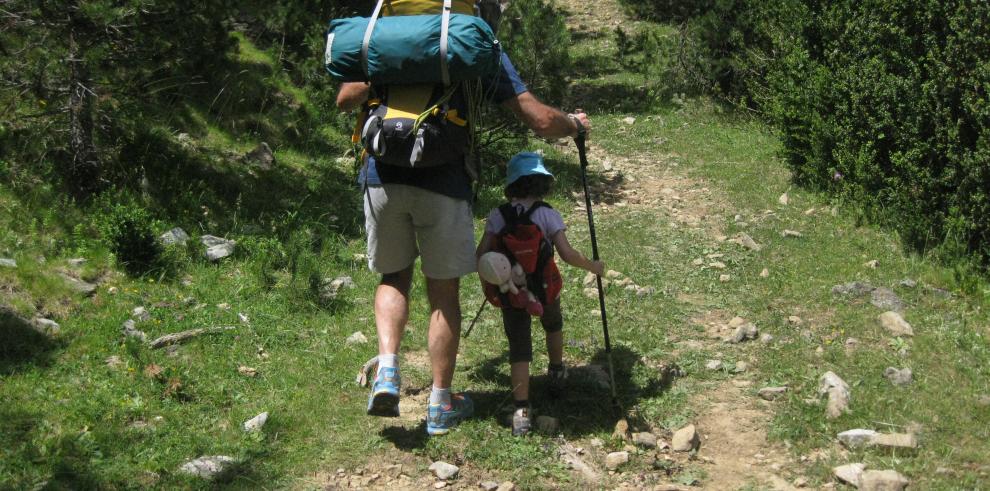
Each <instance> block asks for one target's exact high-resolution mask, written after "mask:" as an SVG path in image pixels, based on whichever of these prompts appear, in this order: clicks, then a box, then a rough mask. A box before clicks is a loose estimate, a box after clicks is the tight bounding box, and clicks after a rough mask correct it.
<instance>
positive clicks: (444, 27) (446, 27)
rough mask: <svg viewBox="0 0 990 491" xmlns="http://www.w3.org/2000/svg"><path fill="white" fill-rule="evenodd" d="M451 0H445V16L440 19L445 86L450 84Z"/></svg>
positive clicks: (441, 63) (442, 74)
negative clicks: (448, 48) (448, 60)
mask: <svg viewBox="0 0 990 491" xmlns="http://www.w3.org/2000/svg"><path fill="white" fill-rule="evenodd" d="M450 8H451V7H450V0H443V16H442V17H441V19H440V76H441V78H443V85H444V87H449V86H450V69H449V68H447V33H448V31H450Z"/></svg>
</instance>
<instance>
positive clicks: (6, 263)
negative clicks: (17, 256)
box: [0, 257, 17, 268]
mask: <svg viewBox="0 0 990 491" xmlns="http://www.w3.org/2000/svg"><path fill="white" fill-rule="evenodd" d="M0 266H3V267H4V268H17V261H15V260H13V259H9V258H5V257H3V258H0Z"/></svg>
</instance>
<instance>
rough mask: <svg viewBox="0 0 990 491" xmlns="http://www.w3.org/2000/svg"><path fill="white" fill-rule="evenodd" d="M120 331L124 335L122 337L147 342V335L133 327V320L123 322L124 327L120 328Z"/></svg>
mask: <svg viewBox="0 0 990 491" xmlns="http://www.w3.org/2000/svg"><path fill="white" fill-rule="evenodd" d="M120 331H121V332H122V333H123V334H124V337H128V338H137V339H138V340H140V341H141V342H144V341H147V340H148V335H147V334H145V333H144V331H141V330H139V329H138V328H137V327H135V324H134V320H133V319H127V320H126V321H124V325H123V326H121V327H120Z"/></svg>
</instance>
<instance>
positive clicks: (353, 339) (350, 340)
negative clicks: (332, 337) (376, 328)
mask: <svg viewBox="0 0 990 491" xmlns="http://www.w3.org/2000/svg"><path fill="white" fill-rule="evenodd" d="M367 342H368V338H367V337H366V336H365V335H364V333H363V332H361V331H356V332H354V334H351V335H350V336H348V337H347V341H346V343H347V344H365V343H367Z"/></svg>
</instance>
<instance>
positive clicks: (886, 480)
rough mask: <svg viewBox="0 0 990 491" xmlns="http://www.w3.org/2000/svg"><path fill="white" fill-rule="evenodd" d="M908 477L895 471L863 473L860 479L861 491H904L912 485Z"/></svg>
mask: <svg viewBox="0 0 990 491" xmlns="http://www.w3.org/2000/svg"><path fill="white" fill-rule="evenodd" d="M910 483H911V481H908V480H907V478H906V477H904V476H902V475H901V474H900V473H899V472H897V471H893V470H884V471H875V470H869V471H866V472H863V474H862V475H861V476H860V478H859V489H860V491H902V490H903V489H904V488H906V487H907V486H908V484H910Z"/></svg>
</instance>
